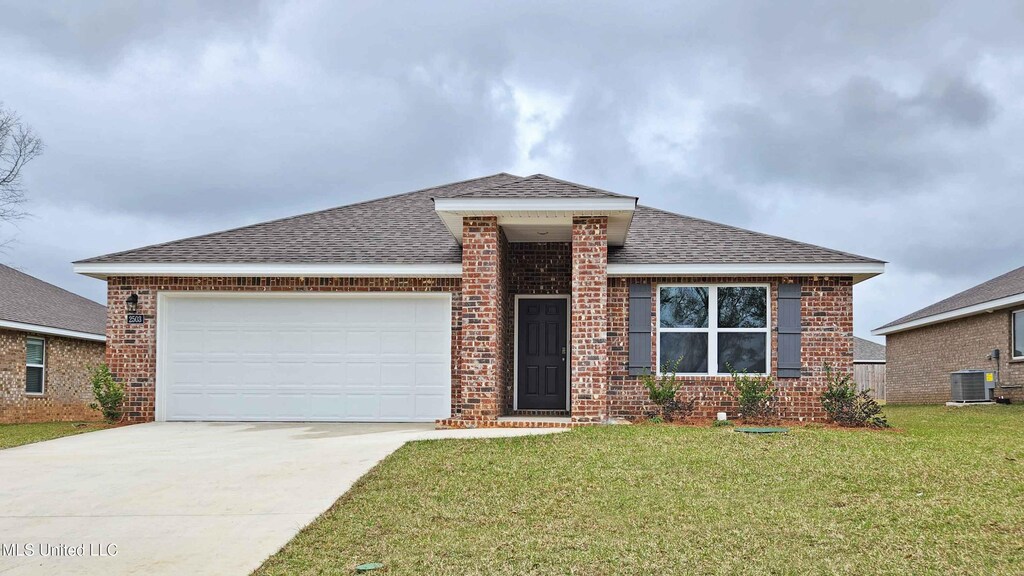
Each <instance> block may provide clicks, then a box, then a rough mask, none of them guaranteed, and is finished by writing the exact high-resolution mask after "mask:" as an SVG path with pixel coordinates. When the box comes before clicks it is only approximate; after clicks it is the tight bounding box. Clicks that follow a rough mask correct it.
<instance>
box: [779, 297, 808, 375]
mask: <svg viewBox="0 0 1024 576" xmlns="http://www.w3.org/2000/svg"><path fill="white" fill-rule="evenodd" d="M800 290H801V287H800V285H799V284H779V303H778V309H779V358H778V360H779V374H778V376H779V378H799V377H800V369H801V368H802V366H801V359H800Z"/></svg>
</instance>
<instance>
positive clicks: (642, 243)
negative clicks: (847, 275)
mask: <svg viewBox="0 0 1024 576" xmlns="http://www.w3.org/2000/svg"><path fill="white" fill-rule="evenodd" d="M455 196H460V197H480V198H486V197H497V198H500V197H523V198H528V197H529V198H537V197H558V198H565V197H569V198H590V197H593V198H598V197H608V196H619V195H616V194H613V193H611V192H605V191H603V190H599V189H596V188H591V187H587V186H581V185H578V184H573V183H571V182H565V181H562V180H558V179H556V178H551V177H549V176H544V175H540V174H538V175H534V176H530V177H527V178H521V177H518V176H513V175H511V174H505V173H501V174H495V175H493V176H486V177H483V178H477V179H473V180H466V181H464V182H456V183H454V184H446V185H443V186H436V187H433V188H427V189H424V190H418V191H415V192H409V193H406V194H399V195H397V196H389V197H386V198H381V199H378V200H371V201H368V202H361V203H358V204H351V205H348V206H341V207H338V208H331V209H329V210H323V211H320V212H313V213H310V214H303V215H300V216H293V217H290V218H284V219H281V220H274V221H271V222H265V223H262V224H254V225H252V226H245V227H242V228H236V229H233V230H227V231H224V232H216V233H213V234H207V235H203V236H196V237H193V238H186V239H184V240H177V241H174V242H167V243H164V244H157V245H154V246H147V247H144V248H138V249H135V250H128V251H125V252H118V253H115V254H108V255H105V256H98V257H96V258H90V259H87V260H82V261H80V263H129V262H131V263H305V264H318V263H346V264H349V263H351V264H373V263H383V264H457V263H460V262H461V259H462V248H461V247H460V246H459V244H458V243H457V242H456V241H455V238H453V237H452V235H451V233H449V232H448V230H447V228H445V226H444V224H443V222H442V221H441V219H440V217H438V215H437V214H436V213H435V212H434V205H433V202H432V199H433V198H451V197H455ZM625 197H627V198H632V197H631V196H625ZM608 261H609V263H623V264H663V263H681V264H689V263H699V264H707V263H737V262H751V263H864V262H878V260H873V259H871V258H865V257H863V256H856V255H854V254H847V253H845V252H839V251H836V250H830V249H828V248H822V247H820V246H813V245H810V244H805V243H802V242H796V241H794V240H787V239H784V238H779V237H776V236H769V235H767V234H761V233H758V232H752V231H750V230H743V229H740V228H735V227H733V226H727V225H724V224H717V223H714V222H709V221H707V220H700V219H697V218H691V217H689V216H681V215H678V214H672V213H669V212H664V211H661V210H656V209H654V208H648V207H646V206H638V207H637V208H636V212H635V213H634V215H633V222H632V225H631V227H630V231H629V235H628V236H627V239H626V243H625V246H622V247H618V248H610V249H609V252H608Z"/></svg>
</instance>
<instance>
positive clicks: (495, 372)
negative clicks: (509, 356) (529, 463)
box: [459, 216, 508, 420]
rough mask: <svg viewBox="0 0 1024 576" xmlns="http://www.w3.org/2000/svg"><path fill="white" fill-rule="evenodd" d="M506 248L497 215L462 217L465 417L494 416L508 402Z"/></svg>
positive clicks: (488, 418) (460, 364)
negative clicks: (506, 397) (506, 391)
mask: <svg viewBox="0 0 1024 576" xmlns="http://www.w3.org/2000/svg"><path fill="white" fill-rule="evenodd" d="M507 251H508V242H506V241H505V238H504V234H503V233H502V232H501V228H500V227H499V226H498V219H497V218H495V217H493V216H491V217H486V218H465V219H464V220H463V226H462V350H461V352H460V359H459V369H460V372H461V374H462V375H463V378H462V397H463V409H462V418H463V419H465V420H493V419H495V418H497V417H498V416H499V415H500V414H501V407H502V406H504V405H505V399H504V397H503V396H504V391H505V386H504V385H503V381H504V380H505V379H506V378H507V371H506V362H505V355H504V354H503V350H504V349H505V348H506V346H505V343H506V331H505V328H504V326H505V316H506V307H505V302H506V294H505V276H506V273H507V271H508V263H507V261H506V254H507Z"/></svg>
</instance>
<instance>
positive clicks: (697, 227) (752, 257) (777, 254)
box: [608, 205, 881, 264]
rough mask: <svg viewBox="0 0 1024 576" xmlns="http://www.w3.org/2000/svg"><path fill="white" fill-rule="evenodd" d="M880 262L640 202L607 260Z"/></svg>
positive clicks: (630, 262) (655, 261) (665, 261)
mask: <svg viewBox="0 0 1024 576" xmlns="http://www.w3.org/2000/svg"><path fill="white" fill-rule="evenodd" d="M679 262H684V263H694V264H696V263H700V264H708V263H741V262H742V263H750V262H757V263H787V264H792V263H823V262H824V263H836V264H839V263H844V264H845V263H880V262H881V260H875V259H873V258H866V257H864V256H857V255H856V254H849V253H847V252H840V251H838V250H832V249H830V248H822V247H821V246H815V245H813V244H806V243H804V242H797V241H796V240H789V239H788V238H780V237H778V236H771V235H769V234H763V233H761V232H754V231H751V230H744V229H743V228H736V227H735V226H729V225H726V224H719V223H717V222H711V221H708V220H701V219H700V218H693V217H692V216H683V215H681V214H674V213H672V212H666V211H664V210H659V209H657V208H651V207H649V206H643V205H639V206H637V207H636V211H635V212H634V213H633V224H632V226H630V229H629V238H628V239H627V241H626V244H625V246H622V247H620V248H609V250H608V263H609V264H669V263H679Z"/></svg>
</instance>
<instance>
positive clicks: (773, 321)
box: [608, 276, 853, 420]
mask: <svg viewBox="0 0 1024 576" xmlns="http://www.w3.org/2000/svg"><path fill="white" fill-rule="evenodd" d="M783 282H799V283H800V284H802V286H803V289H802V293H801V300H800V307H801V322H802V329H803V334H802V341H801V361H802V363H803V375H802V376H801V377H800V378H782V379H779V380H778V390H779V392H778V396H779V408H780V412H781V415H782V416H783V417H785V418H804V419H808V420H820V419H822V418H823V417H824V412H823V410H822V409H821V401H820V396H821V392H822V391H823V390H824V387H825V378H824V371H823V366H824V364H825V363H828V364H831V365H832V366H833V367H834V368H835V369H836V370H842V371H844V372H852V370H853V281H852V279H851V278H775V277H761V278H758V277H747V276H744V277H691V276H687V277H678V276H676V277H661V278H611V279H609V281H608V285H609V288H608V341H609V345H608V351H609V380H610V383H609V386H608V409H609V414H610V416H612V417H619V418H629V417H633V416H636V415H639V414H643V413H644V412H647V411H648V410H652V409H653V406H651V405H650V403H649V402H648V400H647V391H646V390H645V389H644V387H643V385H642V384H641V380H640V378H639V377H638V376H630V375H629V370H628V368H629V324H628V311H629V285H630V284H631V283H645V284H650V285H651V330H652V332H651V334H652V336H653V338H652V340H653V346H652V350H651V366H657V362H658V359H657V344H658V343H657V331H656V328H657V326H656V307H657V305H658V297H657V293H656V292H655V286H656V285H657V284H729V283H740V284H742V283H756V284H768V285H769V301H770V302H771V314H770V324H769V326H770V331H769V335H770V337H771V344H770V349H771V372H772V373H773V374H775V373H776V371H777V357H778V340H777V338H776V331H777V328H778V305H777V297H778V286H779V284H780V283H783ZM683 380H684V386H683V389H682V391H681V392H680V396H681V397H685V398H696V399H697V412H696V416H697V417H700V418H713V417H714V416H715V414H716V413H717V412H727V413H729V414H730V416H734V415H735V413H736V405H735V402H734V401H733V399H732V392H733V387H732V378H731V377H729V376H686V377H683Z"/></svg>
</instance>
